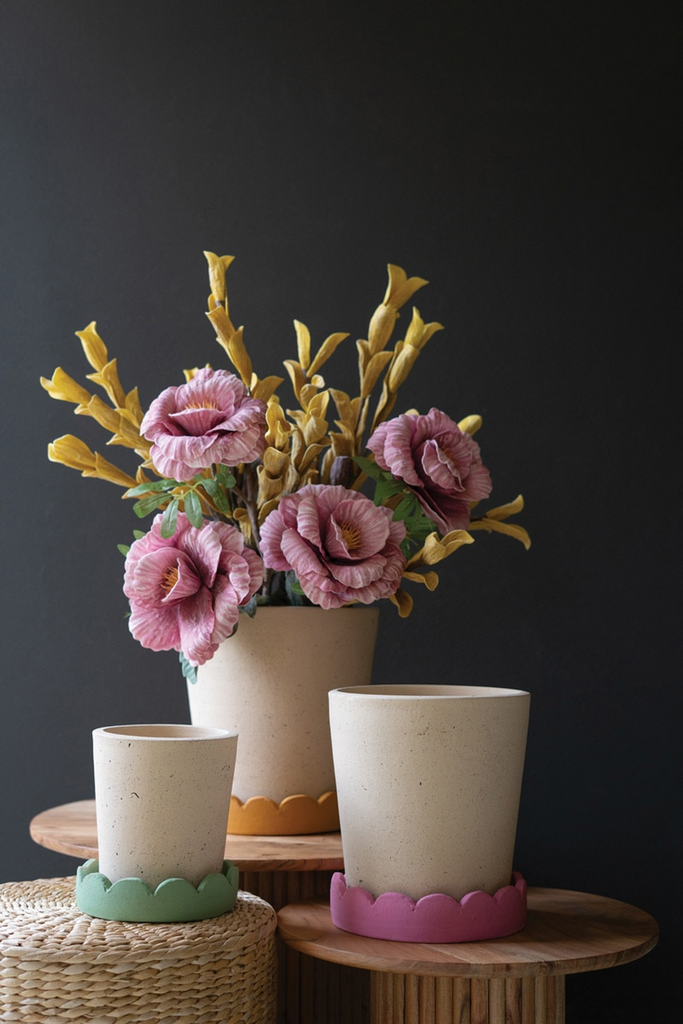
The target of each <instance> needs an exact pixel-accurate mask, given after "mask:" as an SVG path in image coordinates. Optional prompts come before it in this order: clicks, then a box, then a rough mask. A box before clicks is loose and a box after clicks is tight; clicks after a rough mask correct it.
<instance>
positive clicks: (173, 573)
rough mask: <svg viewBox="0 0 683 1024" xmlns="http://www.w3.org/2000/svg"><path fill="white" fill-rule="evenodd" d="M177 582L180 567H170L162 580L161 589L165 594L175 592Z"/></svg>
mask: <svg viewBox="0 0 683 1024" xmlns="http://www.w3.org/2000/svg"><path fill="white" fill-rule="evenodd" d="M177 582H178V566H177V565H170V566H169V567H168V569H167V570H166V572H165V573H164V575H163V577H162V579H161V589H162V590H163V591H164V593H166V594H170V592H171V591H172V590H173V588H174V587H175V585H176V583H177Z"/></svg>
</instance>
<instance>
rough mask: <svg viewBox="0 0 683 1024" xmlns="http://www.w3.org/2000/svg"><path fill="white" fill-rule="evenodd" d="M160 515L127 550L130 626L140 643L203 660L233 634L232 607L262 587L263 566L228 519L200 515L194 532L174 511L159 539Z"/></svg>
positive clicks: (235, 616) (235, 612) (195, 662)
mask: <svg viewBox="0 0 683 1024" xmlns="http://www.w3.org/2000/svg"><path fill="white" fill-rule="evenodd" d="M161 519H162V516H161V515H158V516H157V517H156V518H155V520H154V523H153V524H152V528H151V530H150V531H149V533H147V534H145V536H144V537H141V538H140V539H139V540H136V541H135V543H134V544H133V545H132V546H131V548H130V550H129V552H128V554H127V556H126V568H125V576H124V581H123V592H124V594H125V595H126V597H127V598H128V599H129V601H130V607H131V616H130V619H129V626H130V631H131V633H132V634H133V636H134V637H135V639H136V640H139V641H140V643H141V644H142V646H143V647H149V648H150V649H151V650H153V651H170V650H175V651H182V652H183V654H184V655H185V657H186V658H187V659H188V661H189V662H190V664H191V665H203V664H204V662H205V661H208V660H209V659H210V658H212V657H213V656H214V654H215V653H216V650H217V649H218V645H219V644H220V643H221V642H222V641H223V640H225V639H226V637H229V636H230V635H231V633H233V631H234V629H235V626H236V625H237V619H238V615H239V611H238V609H239V607H240V606H241V605H245V604H247V602H248V601H249V600H250V599H251V598H252V596H253V595H254V594H255V593H256V591H257V590H258V588H259V586H260V585H261V581H262V579H263V564H262V562H261V559H260V558H259V556H258V555H257V554H256V553H255V552H254V551H252V550H251V549H250V548H246V547H245V546H244V538H243V537H242V534H241V533H240V532H239V530H237V529H235V527H234V526H230V525H229V524H228V523H219V522H208V521H207V522H206V523H205V524H204V525H203V526H202V527H201V528H200V529H199V530H198V529H196V527H194V526H191V525H190V522H189V520H188V518H187V516H185V515H184V514H183V513H180V514H179V516H178V525H177V528H176V532H175V533H174V534H173V536H172V537H168V538H165V537H162V536H161Z"/></svg>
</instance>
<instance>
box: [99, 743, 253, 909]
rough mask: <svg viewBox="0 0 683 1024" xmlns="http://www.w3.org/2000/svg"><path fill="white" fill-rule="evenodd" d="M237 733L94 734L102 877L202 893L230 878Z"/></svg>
mask: <svg viewBox="0 0 683 1024" xmlns="http://www.w3.org/2000/svg"><path fill="white" fill-rule="evenodd" d="M236 752H237V733H236V732H234V731H233V732H229V731H227V730H223V729H209V728H205V727H198V726H192V725H125V726H110V727H106V728H101V729H96V730H95V731H94V732H93V760H94V767H95V803H96V809H97V834H98V859H99V870H100V872H101V873H102V874H103V875H105V876H106V877H107V878H108V879H109V880H110V881H111V882H116V881H118V880H119V879H121V878H140V879H142V880H143V881H144V882H146V883H147V884H148V885H149V886H150V887H151V888H152V889H155V888H156V886H158V885H159V884H160V883H161V882H163V881H164V880H166V879H168V878H184V879H187V881H189V882H191V883H192V885H194V886H197V885H198V884H199V882H201V880H202V879H203V878H204V877H205V876H206V875H208V874H211V873H212V872H217V871H218V872H220V871H221V870H222V865H223V859H224V856H225V834H226V830H227V821H228V812H229V808H230V795H231V786H232V776H233V772H234V770H235V756H236Z"/></svg>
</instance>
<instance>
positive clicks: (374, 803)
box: [329, 685, 530, 900]
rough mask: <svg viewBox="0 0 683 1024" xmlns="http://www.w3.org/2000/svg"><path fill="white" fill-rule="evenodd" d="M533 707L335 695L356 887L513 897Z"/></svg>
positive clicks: (467, 691) (496, 695)
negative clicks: (506, 890) (507, 892)
mask: <svg viewBox="0 0 683 1024" xmlns="http://www.w3.org/2000/svg"><path fill="white" fill-rule="evenodd" d="M529 700H530V698H529V694H528V693H525V692H523V691H521V690H508V689H498V688H493V687H468V686H431V685H420V686H411V685H406V686H383V685H378V686H373V687H349V688H343V689H337V690H334V691H333V692H332V693H330V696H329V701H330V725H331V733H332V746H333V751H334V765H335V774H336V783H337V796H338V801H339V814H340V820H341V832H342V845H343V852H344V872H345V880H346V885H347V886H348V887H361V888H362V889H365V890H367V892H369V893H370V894H371V896H372V897H373V898H374V897H377V896H379V895H380V894H382V893H388V892H398V893H402V894H405V895H406V896H408V897H410V898H411V899H412V900H419V899H421V898H422V897H424V896H426V895H427V894H430V893H441V894H447V895H448V896H450V897H453V898H454V899H455V900H460V899H462V897H463V896H465V895H466V894H468V893H472V892H474V891H475V890H481V891H483V892H484V893H489V894H494V893H496V892H497V891H498V890H499V889H501V888H502V887H505V886H510V883H511V879H512V868H513V864H512V858H513V852H514V844H515V833H516V827H517V815H518V808H519V797H520V790H521V784H522V773H523V767H524V754H525V747H526V737H527V725H528V715H529Z"/></svg>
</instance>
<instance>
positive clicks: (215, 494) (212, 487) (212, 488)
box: [202, 477, 230, 512]
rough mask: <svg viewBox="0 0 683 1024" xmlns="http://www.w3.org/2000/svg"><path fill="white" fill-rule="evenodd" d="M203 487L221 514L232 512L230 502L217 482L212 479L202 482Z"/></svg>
mask: <svg viewBox="0 0 683 1024" xmlns="http://www.w3.org/2000/svg"><path fill="white" fill-rule="evenodd" d="M202 487H203V488H204V490H205V491H206V493H207V494H208V495H209V497H210V498H211V500H212V501H213V503H214V505H215V506H216V508H217V509H218V511H219V512H230V502H229V501H228V498H227V495H226V493H225V491H224V490H223V488H222V487H221V485H220V484H219V483H218V481H217V480H214V479H213V478H212V477H211V478H208V479H206V480H202Z"/></svg>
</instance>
